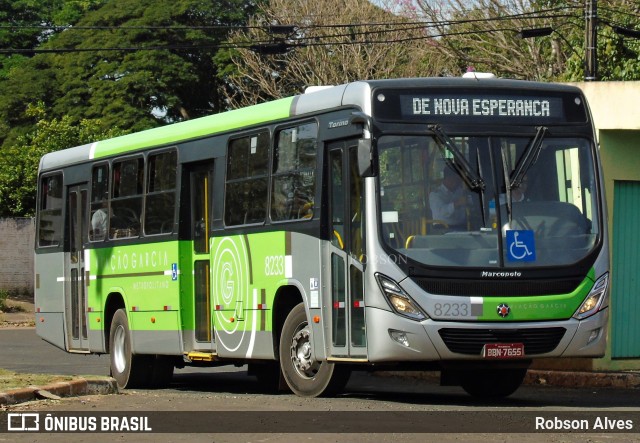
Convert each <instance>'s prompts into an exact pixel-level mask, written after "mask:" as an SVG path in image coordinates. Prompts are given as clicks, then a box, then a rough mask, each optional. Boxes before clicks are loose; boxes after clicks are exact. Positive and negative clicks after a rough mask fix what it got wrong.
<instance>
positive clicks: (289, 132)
mask: <svg viewBox="0 0 640 443" xmlns="http://www.w3.org/2000/svg"><path fill="white" fill-rule="evenodd" d="M317 137H318V125H317V124H316V123H315V122H314V123H307V124H304V125H300V126H296V127H294V128H288V129H283V130H282V131H280V132H279V133H278V135H277V143H276V147H275V149H274V156H273V182H272V186H273V189H272V198H271V219H272V220H273V221H285V220H300V219H310V218H312V217H313V207H314V194H315V182H316V180H315V167H316V152H317V149H316V141H317Z"/></svg>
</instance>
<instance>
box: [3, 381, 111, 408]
mask: <svg viewBox="0 0 640 443" xmlns="http://www.w3.org/2000/svg"><path fill="white" fill-rule="evenodd" d="M117 393H118V387H117V385H116V381H115V380H114V379H113V378H111V377H106V378H102V379H90V380H88V379H84V378H79V379H76V380H71V381H63V382H57V383H51V384H49V385H45V386H30V387H28V388H20V389H13V390H10V391H7V392H0V406H6V405H13V404H17V403H24V402H28V401H33V400H42V399H59V398H61V397H76V396H80V395H107V394H117Z"/></svg>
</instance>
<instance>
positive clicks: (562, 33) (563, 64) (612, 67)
mask: <svg viewBox="0 0 640 443" xmlns="http://www.w3.org/2000/svg"><path fill="white" fill-rule="evenodd" d="M398 4H399V5H398ZM398 4H396V7H397V9H401V10H403V11H404V14H405V15H408V16H410V17H412V18H413V19H421V20H424V21H425V24H427V25H428V27H429V29H430V30H431V35H432V36H433V38H434V39H437V40H438V42H439V43H440V47H441V48H442V50H443V51H444V52H445V53H446V54H447V55H448V56H449V57H451V58H454V59H456V60H458V65H459V68H460V69H466V68H468V67H473V68H475V69H476V70H481V71H490V72H493V73H495V74H496V75H498V76H500V77H507V78H518V79H527V80H541V81H581V80H583V78H584V60H585V58H584V53H585V50H584V41H585V19H584V4H583V3H582V2H579V3H576V2H573V1H568V0H533V1H528V0H474V1H471V2H470V1H465V0H446V1H445V0H415V1H412V2H409V4H408V5H407V2H404V1H402V2H401V1H398ZM400 6H402V7H400ZM639 12H640V8H639V7H638V5H637V2H636V1H635V0H609V1H607V2H605V3H604V4H603V3H602V2H601V4H600V7H599V17H600V18H599V23H600V26H599V41H598V51H597V52H598V59H599V64H600V78H599V79H601V80H637V79H640V63H639V58H638V53H639V52H640V45H639V44H640V41H638V40H631V39H626V40H624V39H623V38H622V37H621V36H619V35H617V34H615V33H613V30H612V26H611V25H612V24H619V25H622V26H623V27H628V28H631V29H634V26H637V25H635V23H637V19H638V15H639ZM540 28H548V29H549V30H553V32H552V33H551V34H550V35H548V36H539V37H535V38H527V39H523V38H521V37H520V35H519V32H520V31H522V30H530V29H540Z"/></svg>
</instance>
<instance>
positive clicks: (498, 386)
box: [460, 369, 527, 400]
mask: <svg viewBox="0 0 640 443" xmlns="http://www.w3.org/2000/svg"><path fill="white" fill-rule="evenodd" d="M526 374H527V370H526V369H495V370H482V371H470V372H466V373H463V374H460V385H461V386H462V389H464V390H465V391H466V392H467V393H468V394H470V395H472V396H474V397H478V398H481V399H485V400H497V399H501V398H505V397H508V396H510V395H511V394H513V393H514V392H516V391H517V390H518V388H519V387H520V385H521V384H522V381H523V380H524V377H525V375H526Z"/></svg>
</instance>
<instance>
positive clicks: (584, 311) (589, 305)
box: [573, 274, 609, 320]
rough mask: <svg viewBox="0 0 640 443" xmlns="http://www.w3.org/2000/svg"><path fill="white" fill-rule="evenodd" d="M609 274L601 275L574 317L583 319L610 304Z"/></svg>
mask: <svg viewBox="0 0 640 443" xmlns="http://www.w3.org/2000/svg"><path fill="white" fill-rule="evenodd" d="M608 289H609V274H604V275H603V276H602V277H600V278H599V279H598V280H597V281H596V283H595V284H594V285H593V288H591V291H590V292H589V295H587V297H586V298H585V299H584V301H583V302H582V304H581V305H580V307H579V308H578V310H577V311H576V313H575V314H573V318H577V319H578V320H582V319H584V318H587V317H590V316H592V315H593V314H595V313H596V312H598V311H600V310H601V309H603V308H606V307H607V306H608V303H609V300H608V294H609V291H608Z"/></svg>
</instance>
